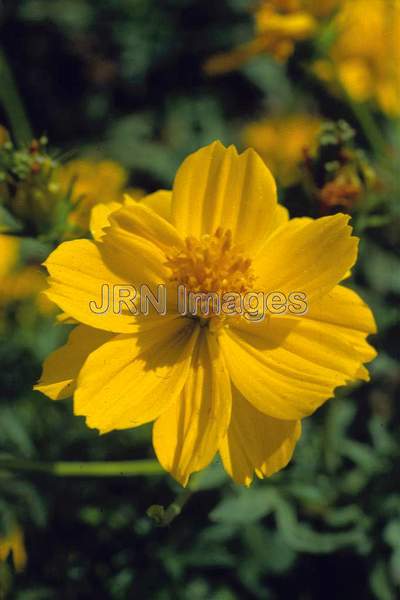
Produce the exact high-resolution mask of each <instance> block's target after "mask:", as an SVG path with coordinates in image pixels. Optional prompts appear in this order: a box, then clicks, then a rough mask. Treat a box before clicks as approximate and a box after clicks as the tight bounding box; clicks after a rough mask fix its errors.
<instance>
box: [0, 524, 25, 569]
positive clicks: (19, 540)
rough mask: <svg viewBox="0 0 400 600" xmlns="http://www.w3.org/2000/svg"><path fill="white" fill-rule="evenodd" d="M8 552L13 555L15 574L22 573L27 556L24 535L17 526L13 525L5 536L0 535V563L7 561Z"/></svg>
mask: <svg viewBox="0 0 400 600" xmlns="http://www.w3.org/2000/svg"><path fill="white" fill-rule="evenodd" d="M10 552H12V555H13V562H14V567H15V570H16V571H17V572H20V571H23V570H24V569H25V566H26V560H27V556H26V549H25V542H24V534H23V531H22V529H21V528H20V527H19V526H18V525H14V527H13V528H12V529H11V531H10V533H8V534H7V535H5V536H1V535H0V562H2V561H5V560H7V557H8V555H9V554H10Z"/></svg>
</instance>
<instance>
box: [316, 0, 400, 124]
mask: <svg viewBox="0 0 400 600" xmlns="http://www.w3.org/2000/svg"><path fill="white" fill-rule="evenodd" d="M335 26H336V32H337V38H336V40H335V42H334V44H333V45H332V48H331V50H330V62H328V61H324V60H322V61H319V62H318V63H317V64H316V66H315V70H316V72H317V74H318V75H320V76H321V78H322V79H325V80H328V81H339V82H340V84H341V85H342V86H343V87H344V89H345V90H346V92H347V93H348V94H349V95H350V96H351V97H352V98H353V100H354V101H356V102H365V101H367V100H373V101H375V102H376V103H377V104H378V106H379V107H380V108H381V110H382V111H383V112H385V113H386V114H388V115H389V116H394V117H395V116H398V115H399V114H400V69H399V64H400V0H368V2H365V1H364V0H347V2H345V3H344V5H343V8H342V10H341V11H340V12H339V13H338V15H337V17H336V19H335Z"/></svg>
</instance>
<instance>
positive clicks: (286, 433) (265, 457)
mask: <svg viewBox="0 0 400 600" xmlns="http://www.w3.org/2000/svg"><path fill="white" fill-rule="evenodd" d="M300 434H301V423H300V421H283V420H279V419H273V418H272V417H268V416H267V415H265V414H263V413H261V412H259V411H258V410H256V409H255V408H254V407H253V406H252V405H251V404H250V403H249V402H247V400H246V399H245V398H244V397H243V396H242V394H241V393H240V392H239V391H238V390H237V389H236V388H235V387H232V416H231V422H230V425H229V429H228V433H227V435H226V436H225V437H224V439H223V440H222V443H221V445H220V449H219V451H220V454H221V458H222V462H223V464H224V467H225V470H226V471H227V472H228V473H229V475H230V476H231V477H232V478H233V479H234V480H235V481H236V482H237V483H240V484H244V485H250V483H251V482H252V480H253V473H254V472H255V473H256V475H257V476H258V477H260V478H261V479H262V478H264V477H270V476H271V475H273V474H274V473H276V472H277V471H279V470H280V469H283V468H284V467H286V465H287V464H288V462H289V461H290V459H291V457H292V454H293V451H294V448H295V445H296V442H297V440H298V439H299V437H300Z"/></svg>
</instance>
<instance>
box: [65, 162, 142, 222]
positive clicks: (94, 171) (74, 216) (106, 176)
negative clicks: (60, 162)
mask: <svg viewBox="0 0 400 600" xmlns="http://www.w3.org/2000/svg"><path fill="white" fill-rule="evenodd" d="M127 179H128V175H127V173H126V171H125V169H124V168H123V167H122V166H121V165H120V164H118V163H116V162H114V161H112V160H100V161H96V160H89V159H79V160H72V161H70V162H69V163H67V164H65V165H64V166H63V167H62V168H61V169H60V172H59V182H60V187H61V190H63V191H64V192H65V193H67V192H68V190H70V189H71V190H72V196H71V201H72V203H73V204H74V205H76V208H75V209H74V210H73V211H72V213H71V215H70V220H71V222H72V223H73V224H74V225H77V226H79V228H80V229H81V230H82V231H87V230H88V228H89V222H90V214H91V210H92V208H93V207H94V206H96V205H98V204H103V203H104V204H108V203H110V202H122V197H123V193H124V191H125V186H126V183H127ZM132 195H134V196H135V197H140V196H141V195H142V192H141V191H140V190H134V191H133V194H132Z"/></svg>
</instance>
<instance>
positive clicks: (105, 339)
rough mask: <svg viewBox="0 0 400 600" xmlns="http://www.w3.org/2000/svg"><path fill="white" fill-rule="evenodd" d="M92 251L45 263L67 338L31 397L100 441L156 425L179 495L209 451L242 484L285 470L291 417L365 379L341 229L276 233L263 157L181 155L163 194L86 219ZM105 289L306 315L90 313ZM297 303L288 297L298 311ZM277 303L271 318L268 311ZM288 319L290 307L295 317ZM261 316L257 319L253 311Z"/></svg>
mask: <svg viewBox="0 0 400 600" xmlns="http://www.w3.org/2000/svg"><path fill="white" fill-rule="evenodd" d="M96 218H97V217H96V213H94V220H93V222H92V224H93V225H95V233H96V239H95V241H89V240H75V241H71V242H65V243H63V244H62V245H61V246H59V248H57V249H56V250H55V251H54V252H53V253H52V254H51V255H50V256H49V258H48V259H47V261H46V266H47V269H48V271H49V273H50V279H49V284H50V287H49V290H48V292H47V294H48V296H49V298H50V299H51V300H53V301H54V302H55V303H56V304H58V306H59V307H60V308H61V309H62V310H63V311H64V312H65V313H66V314H67V315H69V317H71V318H73V319H74V320H75V321H77V322H79V325H77V327H76V328H75V329H74V330H73V331H72V333H71V335H70V338H69V341H68V343H67V344H66V345H65V346H64V347H62V348H60V349H59V350H57V351H56V352H55V353H54V354H52V355H51V356H50V357H49V358H48V359H47V361H46V362H45V365H44V370H43V374H42V378H41V380H40V382H39V383H38V385H37V386H36V388H37V389H38V390H41V391H42V392H44V393H46V394H47V395H48V396H50V397H51V398H53V399H60V398H66V397H68V396H71V395H73V396H74V411H75V414H76V415H82V416H85V417H86V422H87V424H88V426H89V427H94V428H97V429H99V430H100V432H102V433H106V432H108V431H111V430H113V429H125V428H131V427H135V426H138V425H141V424H143V423H147V422H150V421H155V424H154V428H153V444H154V448H155V452H156V454H157V457H158V459H159V461H160V463H161V464H162V465H163V466H164V468H165V469H167V470H168V471H169V472H171V474H172V475H173V476H174V477H175V478H176V479H177V480H178V481H180V482H181V483H182V484H183V485H185V484H186V483H187V481H188V478H189V477H190V475H191V473H193V472H194V471H199V470H200V469H202V468H204V467H205V466H207V465H208V464H209V463H210V462H211V460H212V459H213V458H214V456H215V454H216V453H217V452H219V454H220V456H221V458H222V461H223V464H224V466H225V469H226V470H227V472H228V473H229V474H230V475H231V476H232V477H233V478H234V479H235V480H236V481H237V482H239V483H243V484H246V485H248V484H249V483H250V482H251V481H252V479H253V475H254V473H256V475H257V476H259V477H266V476H269V475H271V474H273V473H274V472H276V471H278V470H279V469H281V468H283V467H284V466H285V465H286V464H287V463H288V461H289V460H290V458H291V455H292V453H293V450H294V447H295V445H296V442H297V440H298V438H299V436H300V428H301V419H302V418H304V417H306V416H308V415H310V414H311V413H313V412H314V411H315V410H316V409H317V408H318V407H319V406H320V405H321V404H323V403H324V402H325V401H326V400H327V399H328V398H330V397H331V396H333V394H334V390H335V388H336V387H337V386H340V385H343V384H345V383H347V382H350V381H354V380H357V379H364V380H367V379H368V372H367V371H366V369H365V368H364V367H363V363H364V362H367V361H369V360H371V359H372V358H373V357H374V355H375V352H374V350H373V349H372V348H371V347H370V346H369V344H368V343H367V341H366V337H367V335H368V333H371V332H373V331H374V328H375V325H374V319H373V317H372V315H371V312H370V310H369V309H368V307H367V306H366V305H365V304H364V303H363V301H362V300H361V299H360V298H359V297H358V296H357V294H356V293H355V292H353V291H351V290H350V289H348V288H346V287H344V286H343V285H341V281H342V280H343V279H344V278H345V277H346V276H347V273H348V271H349V269H351V267H352V266H353V264H354V262H355V260H356V255H357V239H356V238H354V237H352V236H351V228H350V227H349V225H348V220H349V217H348V216H345V215H342V214H338V215H335V216H333V217H325V218H321V219H317V220H312V219H308V218H304V219H293V220H292V221H289V220H288V215H287V211H286V210H285V209H284V208H282V207H281V206H279V205H278V204H277V199H276V188H275V182H274V179H273V177H272V175H271V173H270V172H269V170H268V168H267V167H266V166H265V164H264V163H263V161H262V160H261V158H260V157H259V156H258V155H257V154H256V153H255V152H254V151H253V150H247V151H246V152H244V153H243V154H241V155H238V153H237V152H236V149H235V148H234V147H233V146H231V147H229V148H225V147H224V146H222V144H220V143H219V142H215V143H213V144H211V145H210V146H207V147H205V148H202V149H201V150H199V151H198V152H195V153H194V154H192V155H190V156H189V157H188V158H187V159H186V160H185V161H184V163H183V164H182V166H181V167H180V168H179V170H178V173H177V175H176V178H175V182H174V187H173V191H172V192H167V191H160V192H156V193H155V194H152V195H150V196H147V197H146V198H144V199H143V200H141V201H140V202H133V201H132V202H130V203H128V204H126V205H125V206H124V207H122V208H119V209H118V210H116V211H115V212H111V211H110V213H109V214H108V215H107V216H106V217H105V215H104V213H102V214H101V215H99V218H100V221H99V222H98V223H95V221H96ZM104 283H108V284H110V285H113V286H117V287H118V286H126V285H128V284H130V285H134V286H135V287H138V286H140V285H141V284H143V283H146V284H147V285H149V286H151V287H153V288H154V287H156V286H157V285H160V284H161V285H164V286H165V287H166V289H167V290H169V291H171V290H172V291H173V292H174V291H176V289H177V288H178V287H179V285H181V284H182V283H183V284H184V285H185V286H187V287H189V288H190V290H195V291H197V290H200V291H202V292H214V293H216V295H217V297H219V296H221V295H222V294H223V292H224V291H225V290H229V291H231V292H235V291H236V294H238V296H236V298H237V297H239V298H241V296H242V295H243V294H244V293H248V292H251V291H253V292H254V291H256V290H261V291H265V292H267V291H272V290H275V291H278V290H279V294H281V296H280V297H281V298H282V297H285V296H286V297H289V296H290V294H291V293H293V292H296V293H297V292H302V293H303V294H305V295H306V297H307V299H308V302H309V307H308V312H306V314H302V315H301V316H300V314H299V313H298V311H296V310H294V312H292V311H291V310H290V309H289V310H286V311H285V313H284V314H275V312H274V311H272V310H270V311H269V312H268V314H266V311H265V310H264V309H263V310H262V317H263V318H262V319H260V320H257V321H256V322H251V321H249V320H248V319H247V318H246V315H244V316H243V315H241V314H237V313H235V312H234V313H233V314H230V313H229V314H225V313H224V314H221V313H219V312H217V311H214V310H213V309H212V310H211V312H210V313H209V314H208V318H204V315H203V314H202V313H201V312H200V314H196V315H193V314H189V313H186V312H184V311H183V312H182V311H180V310H178V306H177V303H176V301H175V298H176V297H175V295H174V294H172V295H171V296H168V301H167V311H166V314H158V313H157V312H156V311H153V312H151V313H150V314H149V315H148V316H146V315H143V314H141V313H140V314H137V315H136V316H135V315H133V314H132V312H131V311H130V310H128V307H127V305H124V306H123V307H120V309H119V310H118V311H114V310H106V311H100V312H102V314H99V312H98V311H93V310H91V307H93V301H96V302H97V304H96V306H97V305H101V289H102V286H103V285H104ZM297 299H299V297H297ZM276 302H277V300H276V298H275V299H273V302H272V304H274V303H275V304H276ZM292 308H293V306H292ZM258 313H260V309H258Z"/></svg>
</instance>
